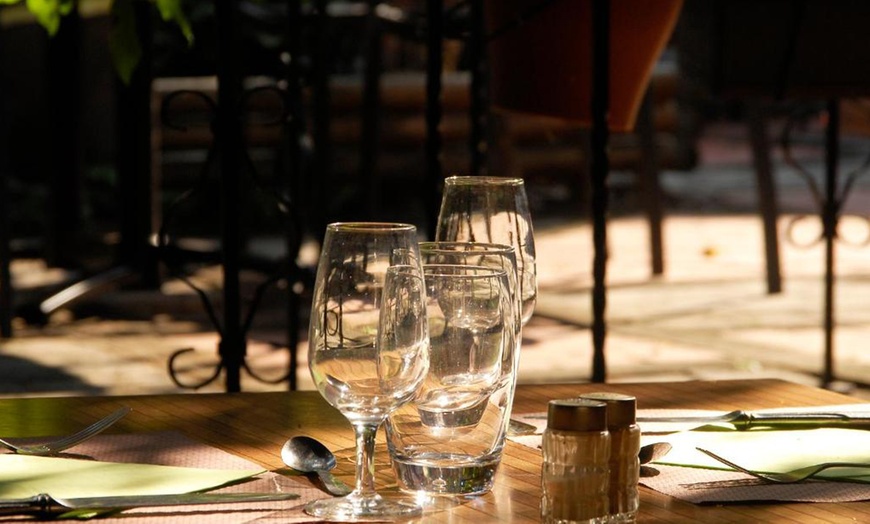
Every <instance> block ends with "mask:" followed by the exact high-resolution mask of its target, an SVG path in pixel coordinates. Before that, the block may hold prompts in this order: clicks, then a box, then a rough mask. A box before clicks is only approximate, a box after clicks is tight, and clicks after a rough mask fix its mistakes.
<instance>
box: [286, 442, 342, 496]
mask: <svg viewBox="0 0 870 524" xmlns="http://www.w3.org/2000/svg"><path fill="white" fill-rule="evenodd" d="M281 460H283V461H284V464H286V465H287V466H288V467H291V468H293V469H295V470H296V471H301V472H302V473H306V474H311V473H316V474H317V476H318V477H319V478H320V482H321V483H323V487H324V488H326V491H328V492H329V493H330V494H332V495H335V496H338V497H343V496H345V495H347V494H349V493H350V492H351V489H350V487H348V486H347V484H345V483H344V482H342V481H340V480H338V479H337V478H335V476H334V475H333V474H332V473H330V471H329V470H331V469H332V468H334V467H335V455H333V454H332V452H331V451H329V449H327V448H326V446H324V445H323V444H321V443H320V442H319V441H317V440H315V439H313V438H311V437H306V436H304V435H300V436H296V437H293V438H291V439H290V440H288V441H287V442H285V443H284V446H282V447H281Z"/></svg>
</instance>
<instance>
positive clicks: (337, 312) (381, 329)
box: [305, 222, 429, 520]
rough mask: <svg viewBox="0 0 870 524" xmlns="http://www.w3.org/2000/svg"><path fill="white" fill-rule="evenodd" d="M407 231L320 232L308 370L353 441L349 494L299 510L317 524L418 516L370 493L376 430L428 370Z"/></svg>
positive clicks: (360, 226) (351, 226) (352, 227)
mask: <svg viewBox="0 0 870 524" xmlns="http://www.w3.org/2000/svg"><path fill="white" fill-rule="evenodd" d="M425 296H426V294H425V286H424V282H423V276H422V270H421V265H420V257H419V248H418V245H417V236H416V228H415V227H414V226H412V225H407V224H389V223H363V222H357V223H338V224H330V225H329V226H327V229H326V236H325V237H324V245H323V249H322V253H321V256H320V263H319V264H318V267H317V278H316V281H315V286H314V298H313V301H312V309H311V325H310V331H309V350H308V362H309V364H308V365H309V369H310V371H311V376H312V378H313V379H314V383H315V385H316V386H317V389H318V390H319V391H320V394H321V395H323V397H324V398H325V399H326V400H327V402H329V403H330V404H331V405H332V406H334V407H335V408H337V409H338V410H339V411H341V413H342V414H343V415H344V416H345V417H347V419H348V420H349V421H350V423H351V425H353V428H354V432H355V434H356V446H357V453H356V486H355V489H354V490H353V492H352V493H351V494H350V495H348V496H346V497H343V498H332V499H322V500H316V501H314V502H312V503H310V504H308V505H307V506H306V508H305V510H306V512H308V513H309V514H311V515H314V516H316V517H320V518H324V519H327V520H343V519H358V518H367V517H372V518H381V517H383V518H390V517H403V516H411V515H416V514H419V513H420V511H421V508H420V506H419V505H417V504H416V503H414V502H412V501H410V500H408V501H405V500H395V499H388V498H384V497H382V496H380V495H379V494H378V493H377V492H376V491H375V484H374V461H373V454H374V444H375V434H376V432H377V429H378V427H379V426H380V424H381V423H382V422H383V421H384V419H385V418H386V417H387V415H389V414H390V412H392V411H393V410H395V409H396V408H398V407H399V406H401V405H402V404H404V403H406V402H408V401H410V400H411V399H412V398H413V397H414V395H415V394H416V392H417V391H418V389H419V388H420V386H421V385H422V382H423V380H424V378H425V377H426V373H427V370H428V364H429V360H428V341H429V338H428V321H427V315H426V303H425Z"/></svg>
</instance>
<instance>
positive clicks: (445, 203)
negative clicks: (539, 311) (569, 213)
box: [435, 176, 538, 325]
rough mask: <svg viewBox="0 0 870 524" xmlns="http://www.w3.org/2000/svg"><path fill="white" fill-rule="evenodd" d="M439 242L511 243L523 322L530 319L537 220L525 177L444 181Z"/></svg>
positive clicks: (534, 288) (534, 289)
mask: <svg viewBox="0 0 870 524" xmlns="http://www.w3.org/2000/svg"><path fill="white" fill-rule="evenodd" d="M435 240H438V241H453V242H482V243H493V244H507V245H509V246H512V247H513V248H514V249H516V258H517V275H518V279H519V295H520V300H521V303H522V315H521V318H522V324H523V325H525V324H526V323H527V322H528V321H529V319H530V318H531V317H532V313H533V312H534V309H535V300H536V298H537V295H538V284H537V277H536V270H535V239H534V232H533V230H532V218H531V214H530V212H529V202H528V198H527V197H526V188H525V184H524V183H523V180H522V179H521V178H506V177H489V176H452V177H448V178H447V179H445V181H444V194H443V197H442V199H441V210H440V212H439V214H438V225H437V228H436V231H435Z"/></svg>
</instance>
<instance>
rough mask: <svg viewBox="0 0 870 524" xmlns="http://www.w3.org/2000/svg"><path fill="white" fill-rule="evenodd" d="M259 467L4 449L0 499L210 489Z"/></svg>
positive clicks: (249, 474) (0, 458) (0, 460)
mask: <svg viewBox="0 0 870 524" xmlns="http://www.w3.org/2000/svg"><path fill="white" fill-rule="evenodd" d="M264 471H265V470H263V469H248V470H223V469H205V468H187V467H176V466H157V465H152V464H127V463H122V462H102V461H97V460H80V459H69V458H59V457H31V456H26V455H12V454H3V455H0V498H7V499H12V498H27V497H32V496H34V495H37V494H39V493H50V494H52V495H54V496H56V497H64V498H70V497H98V496H114V495H152V494H170V493H189V492H191V491H201V490H206V489H214V488H216V487H218V486H223V485H225V484H229V483H231V482H236V481H239V480H243V479H246V478H249V477H253V476H254V475H258V474H260V473H263V472H264Z"/></svg>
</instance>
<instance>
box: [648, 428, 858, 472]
mask: <svg viewBox="0 0 870 524" xmlns="http://www.w3.org/2000/svg"><path fill="white" fill-rule="evenodd" d="M661 441H664V442H668V443H670V444H671V445H672V446H673V449H672V450H671V451H670V452H669V453H668V454H667V455H665V456H664V457H663V458H661V459H660V460H659V461H658V463H659V464H669V465H676V466H689V467H701V468H712V469H726V470H730V469H731V468H729V467H728V466H726V465H724V464H722V463H720V462H718V461H716V460H715V459H713V458H711V457H708V456H707V455H705V454H703V453H701V452H700V451H698V450H696V449H695V448H696V447H700V448H704V449H707V450H710V451H712V452H713V453H716V454H717V455H720V456H722V457H724V458H726V459H728V460H730V461H731V462H734V463H735V464H739V465H741V466H743V467H744V468H747V469H749V470H752V471H759V472H784V471H789V470H792V469H796V468H800V467H804V466H809V465H812V464H818V463H821V462H861V463H866V464H868V465H870V431H866V430H858V429H841V428H818V429H806V430H788V431H784V430H766V429H760V430H750V431H735V430H733V429H725V428H720V427H716V426H705V427H704V428H699V429H697V430H694V431H685V432H682V433H674V434H671V435H665V436H654V437H645V438H644V440H643V443H644V444H649V443H652V442H661ZM819 476H820V477H826V478H839V479H848V480H854V481H857V482H870V466H868V467H867V468H849V469H846V468H842V469H840V468H836V469H830V470H826V471H823V472H822V473H820V474H819Z"/></svg>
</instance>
